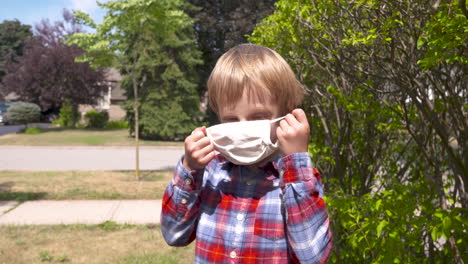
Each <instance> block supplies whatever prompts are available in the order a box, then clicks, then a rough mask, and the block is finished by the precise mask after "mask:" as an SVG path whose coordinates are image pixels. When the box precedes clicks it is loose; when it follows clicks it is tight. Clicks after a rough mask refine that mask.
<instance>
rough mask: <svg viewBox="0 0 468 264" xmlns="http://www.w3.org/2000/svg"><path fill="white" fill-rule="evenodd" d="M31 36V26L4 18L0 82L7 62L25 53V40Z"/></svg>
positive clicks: (1, 28) (0, 27)
mask: <svg viewBox="0 0 468 264" xmlns="http://www.w3.org/2000/svg"><path fill="white" fill-rule="evenodd" d="M31 36H32V32H31V26H29V25H22V24H21V22H19V21H18V20H4V21H3V22H2V23H1V24H0V82H1V81H2V79H3V76H4V75H5V64H6V62H7V61H11V60H14V59H15V58H16V57H18V56H22V55H23V49H24V42H25V40H27V39H28V38H30V37H31Z"/></svg>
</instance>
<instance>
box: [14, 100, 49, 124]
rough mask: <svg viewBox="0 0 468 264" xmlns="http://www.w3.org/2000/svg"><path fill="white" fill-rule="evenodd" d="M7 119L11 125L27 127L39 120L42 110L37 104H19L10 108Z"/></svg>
mask: <svg viewBox="0 0 468 264" xmlns="http://www.w3.org/2000/svg"><path fill="white" fill-rule="evenodd" d="M7 117H8V120H10V122H11V123H14V124H24V125H26V124H28V123H31V122H34V121H38V120H39V118H40V117H41V108H40V107H39V106H38V105H37V104H33V103H25V102H18V103H16V104H14V105H12V106H10V107H9V108H8V112H7Z"/></svg>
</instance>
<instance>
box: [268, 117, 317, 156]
mask: <svg viewBox="0 0 468 264" xmlns="http://www.w3.org/2000/svg"><path fill="white" fill-rule="evenodd" d="M309 133H310V127H309V122H308V121H307V116H306V114H305V113H304V110H302V109H294V110H293V111H292V112H291V113H290V114H287V115H286V118H284V119H283V120H281V122H280V123H279V127H278V128H277V129H276V136H277V137H278V141H279V148H280V150H281V151H282V152H283V154H284V155H285V156H287V155H290V154H293V153H299V152H307V151H308V145H309Z"/></svg>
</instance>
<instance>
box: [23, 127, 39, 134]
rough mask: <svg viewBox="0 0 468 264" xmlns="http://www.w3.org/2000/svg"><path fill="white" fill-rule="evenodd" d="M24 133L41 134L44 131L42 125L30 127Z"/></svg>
mask: <svg viewBox="0 0 468 264" xmlns="http://www.w3.org/2000/svg"><path fill="white" fill-rule="evenodd" d="M23 133H25V134H28V135H34V134H40V133H42V129H41V128H40V127H28V128H26V129H25V130H24V132H23Z"/></svg>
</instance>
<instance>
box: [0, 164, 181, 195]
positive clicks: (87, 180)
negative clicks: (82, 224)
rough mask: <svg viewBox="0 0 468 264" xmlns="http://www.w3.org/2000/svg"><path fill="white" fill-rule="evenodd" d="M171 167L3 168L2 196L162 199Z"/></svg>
mask: <svg viewBox="0 0 468 264" xmlns="http://www.w3.org/2000/svg"><path fill="white" fill-rule="evenodd" d="M172 173H173V172H172V171H142V172H141V175H140V177H141V179H140V180H139V181H137V180H136V179H135V173H134V172H131V171H52V172H49V171H48V172H42V171H0V200H20V201H25V200H36V199H53V200H66V199H162V196H163V193H164V190H165V188H166V186H167V184H168V183H169V182H170V180H171V178H172Z"/></svg>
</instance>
